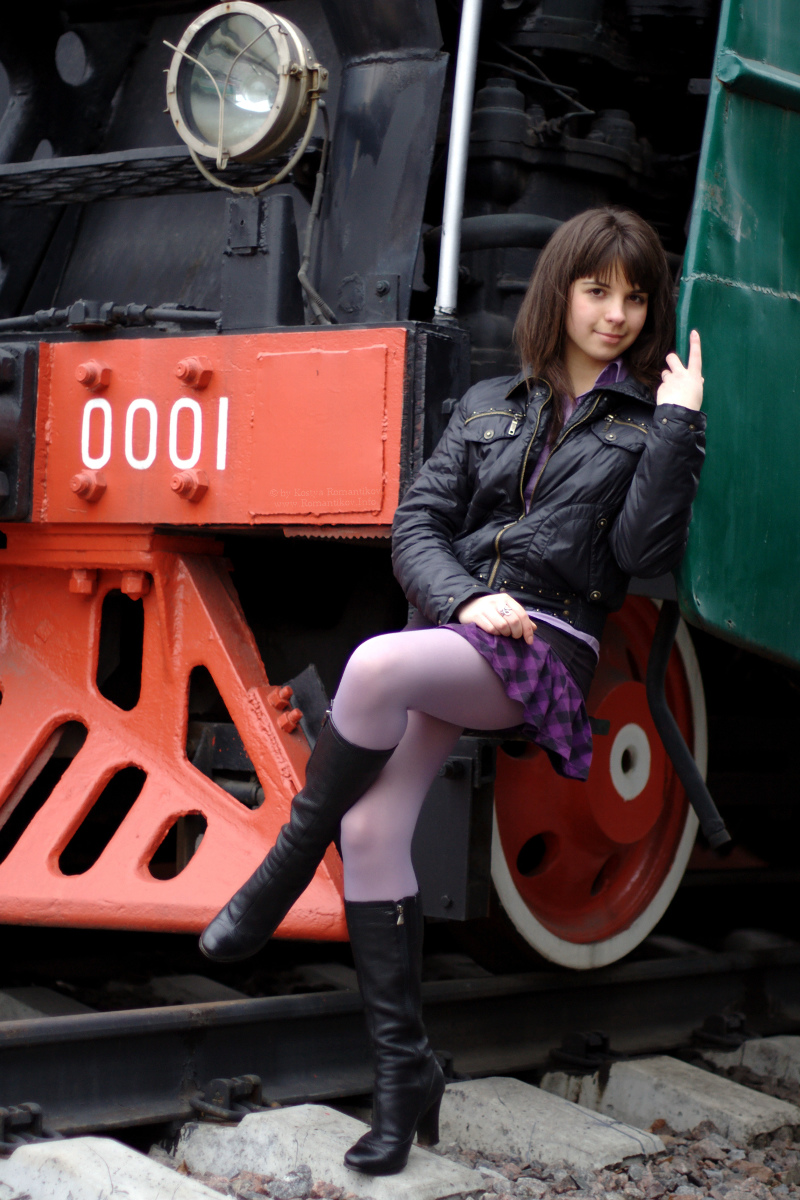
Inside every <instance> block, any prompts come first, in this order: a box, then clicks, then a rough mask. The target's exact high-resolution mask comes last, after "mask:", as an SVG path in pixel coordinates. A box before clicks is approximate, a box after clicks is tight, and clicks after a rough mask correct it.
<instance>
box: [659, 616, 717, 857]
mask: <svg viewBox="0 0 800 1200" xmlns="http://www.w3.org/2000/svg"><path fill="white" fill-rule="evenodd" d="M680 619H681V614H680V610H679V608H678V603H677V601H676V600H664V601H663V602H662V604H661V612H660V613H659V614H658V622H657V624H656V631H655V633H654V634H653V644H652V646H651V647H650V657H649V659H648V662H647V703H648V704H649V706H650V713H651V715H652V717H653V721H654V722H655V727H656V729H657V730H658V734H659V737H660V738H661V741H662V742H663V743H664V749H665V750H666V752H667V754H668V755H669V758H670V762H671V763H672V765H673V767H674V768H675V770H676V771H677V773H678V778H679V779H680V781H681V783H682V784H683V786H684V787H685V788H686V794H687V795H688V797H689V801H690V803H691V805H692V808H693V809H694V810H695V812H696V813H697V816H698V819H699V821H700V828H701V829H702V831H703V835H704V837H705V838H706V839H707V841H708V844H709V846H711V848H712V849H713V850H715V849H717V848H718V847H719V846H724V845H725V844H726V843H727V842H729V841H730V840H731V836H730V834H729V833H728V831H727V829H726V828H725V822H724V821H723V820H722V817H721V816H720V814H719V810H718V808H717V806H716V804H715V803H714V801H713V800H712V798H711V793H710V792H709V790H708V788H707V787H706V784H705V780H704V779H703V776H702V775H701V774H700V771H699V769H698V766H697V763H696V762H695V761H694V758H693V757H692V752H691V751H690V749H689V747H688V746H687V745H686V742H685V741H684V740H683V735H682V734H681V731H680V729H679V728H678V724H677V722H676V720H675V718H674V717H673V715H672V713H671V712H670V709H669V705H668V704H667V698H666V695H665V693H664V680H665V679H666V674H667V665H668V663H669V656H670V653H671V651H672V644H673V642H674V641H675V634H676V633H677V631H678V623H679V621H680Z"/></svg>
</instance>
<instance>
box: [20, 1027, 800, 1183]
mask: <svg viewBox="0 0 800 1200" xmlns="http://www.w3.org/2000/svg"><path fill="white" fill-rule="evenodd" d="M728 1036H729V1037H731V1034H729V1035H728ZM700 1056H701V1057H700V1062H701V1064H702V1065H706V1064H708V1063H714V1065H715V1066H716V1067H717V1068H718V1069H720V1068H721V1069H722V1072H724V1071H725V1069H730V1067H731V1066H732V1065H733V1066H734V1067H735V1066H740V1065H741V1064H743V1063H744V1062H747V1063H749V1064H750V1068H749V1069H750V1070H751V1074H752V1076H753V1079H754V1080H755V1081H756V1086H757V1087H758V1086H761V1085H763V1086H761V1090H751V1089H750V1088H747V1087H742V1086H741V1085H740V1084H739V1083H737V1082H734V1081H732V1080H731V1079H729V1078H725V1077H724V1074H720V1073H714V1072H713V1071H709V1070H703V1069H701V1068H700V1066H698V1065H691V1064H689V1063H687V1062H685V1061H680V1060H679V1059H676V1058H671V1057H666V1056H655V1057H652V1056H651V1057H645V1058H639V1059H634V1060H629V1061H627V1062H620V1061H618V1062H616V1063H615V1064H614V1065H612V1066H611V1067H610V1070H606V1071H605V1072H595V1073H594V1074H591V1075H586V1074H571V1075H568V1074H565V1073H563V1072H561V1073H559V1072H549V1073H546V1074H545V1075H544V1076H543V1077H542V1079H541V1081H540V1086H538V1087H536V1086H532V1085H531V1084H530V1083H526V1082H523V1081H522V1080H519V1079H514V1078H503V1077H497V1076H494V1077H488V1078H484V1079H478V1080H473V1081H463V1082H458V1081H456V1082H452V1083H451V1084H450V1085H449V1086H448V1088H447V1091H446V1094H445V1097H444V1100H443V1105H442V1113H441V1139H442V1140H441V1144H440V1146H439V1148H438V1150H437V1151H436V1152H431V1151H429V1150H425V1149H422V1148H420V1147H414V1148H413V1149H412V1152H411V1157H410V1159H409V1163H408V1166H407V1168H406V1170H405V1171H404V1172H402V1174H401V1175H399V1176H394V1177H391V1178H379V1179H376V1178H369V1177H366V1178H365V1177H364V1176H363V1175H352V1174H351V1173H349V1172H348V1171H347V1169H346V1167H345V1166H344V1165H343V1163H342V1152H343V1150H344V1148H345V1147H346V1146H347V1145H348V1144H349V1143H350V1142H351V1141H352V1139H353V1138H354V1137H357V1136H358V1135H359V1134H360V1133H361V1132H362V1130H363V1129H364V1128H366V1127H365V1126H364V1125H363V1123H362V1122H361V1121H360V1120H359V1119H358V1117H360V1116H362V1115H365V1114H363V1113H362V1112H361V1111H360V1110H356V1113H357V1115H353V1110H352V1109H349V1110H347V1109H346V1110H345V1111H341V1110H337V1109H335V1108H332V1107H330V1106H328V1105H325V1104H300V1105H290V1106H286V1107H281V1106H275V1107H274V1108H273V1109H272V1110H263V1109H261V1108H260V1107H259V1106H258V1105H254V1104H252V1103H250V1102H249V1101H245V1105H246V1106H249V1108H250V1111H249V1112H247V1114H246V1115H245V1116H244V1117H243V1119H241V1120H240V1122H239V1123H237V1122H236V1120H235V1118H236V1116H237V1115H238V1116H239V1117H240V1118H241V1113H239V1114H236V1113H235V1111H234V1109H228V1110H226V1109H225V1108H218V1110H217V1115H218V1116H223V1115H227V1116H228V1117H230V1118H234V1120H228V1121H226V1122H224V1123H220V1122H219V1121H216V1122H211V1123H209V1122H205V1121H200V1122H198V1121H196V1120H194V1121H189V1122H187V1123H186V1124H184V1125H183V1126H182V1127H181V1128H180V1130H179V1132H178V1133H177V1134H176V1133H175V1132H174V1130H173V1132H172V1134H171V1135H168V1136H167V1137H163V1138H162V1139H161V1140H160V1141H157V1142H154V1143H153V1144H152V1145H150V1146H149V1153H148V1154H147V1155H146V1156H145V1155H144V1154H141V1153H137V1151H136V1150H134V1149H132V1148H130V1147H129V1146H127V1145H123V1144H121V1143H120V1142H118V1141H116V1140H112V1139H108V1138H98V1137H86V1136H84V1137H77V1138H75V1139H70V1140H63V1139H62V1140H58V1138H57V1136H56V1140H53V1139H50V1140H44V1139H43V1138H42V1135H41V1128H40V1127H38V1126H37V1133H38V1135H39V1136H38V1137H37V1138H36V1140H35V1141H33V1142H32V1143H31V1144H28V1145H20V1146H18V1147H17V1148H16V1149H15V1152H14V1153H13V1154H12V1155H11V1157H10V1159H8V1160H7V1161H5V1162H3V1161H0V1196H2V1197H3V1198H4V1200H23V1198H24V1200H50V1197H52V1196H58V1197H61V1196H67V1195H68V1196H69V1197H70V1200H106V1198H107V1197H109V1196H110V1195H116V1194H125V1195H130V1196H135V1197H136V1200H151V1198H152V1200H161V1198H162V1197H163V1196H165V1195H167V1194H168V1195H169V1196H170V1197H172V1198H173V1200H202V1198H203V1197H206V1200H209V1198H210V1197H212V1196H214V1195H219V1194H220V1193H222V1194H223V1195H227V1196H235V1197H239V1200H254V1197H260V1196H267V1197H273V1198H275V1200H287V1198H292V1200H310V1198H312V1197H328V1198H329V1200H342V1197H353V1196H356V1195H359V1196H364V1197H367V1196H369V1197H371V1198H372V1200H400V1198H401V1197H409V1198H411V1197H413V1200H446V1198H447V1197H451V1198H453V1200H454V1198H455V1197H462V1198H466V1197H480V1198H481V1200H495V1198H498V1200H512V1198H516V1197H523V1198H525V1200H531V1198H533V1200H551V1198H554V1197H556V1196H563V1195H567V1196H568V1197H569V1200H584V1197H586V1198H590V1197H601V1196H608V1195H613V1194H615V1193H617V1192H621V1194H622V1195H623V1196H625V1197H626V1198H627V1200H639V1197H645V1198H647V1197H654V1198H655V1197H658V1198H659V1200H660V1198H661V1197H663V1196H666V1195H668V1194H670V1193H671V1194H673V1195H676V1196H685V1197H688V1196H694V1195H700V1196H710V1198H711V1200H719V1197H720V1196H722V1197H727V1196H728V1195H731V1196H733V1195H734V1194H736V1195H737V1196H738V1195H740V1194H741V1195H742V1196H743V1197H745V1198H747V1200H749V1198H750V1197H752V1200H758V1197H762V1196H763V1195H769V1194H770V1191H768V1190H767V1189H766V1187H765V1185H769V1189H771V1193H772V1195H774V1196H782V1197H784V1196H785V1197H790V1196H791V1195H793V1194H794V1193H796V1191H797V1188H798V1184H800V1108H798V1107H797V1106H796V1105H795V1104H794V1103H787V1102H786V1101H785V1100H782V1099H779V1098H776V1097H775V1096H774V1095H772V1094H769V1093H770V1092H774V1091H775V1090H776V1089H779V1088H780V1086H781V1085H782V1084H787V1085H790V1086H792V1087H793V1088H794V1099H795V1100H796V1099H798V1097H800V1088H798V1083H799V1082H800V1037H796V1036H788V1037H780V1036H777V1037H771V1038H750V1039H747V1040H745V1041H744V1042H743V1043H742V1044H741V1046H740V1047H738V1049H737V1050H736V1051H730V1050H729V1051H719V1050H708V1049H705V1050H701V1051H700ZM227 1082H228V1085H229V1086H228V1089H227V1095H226V1099H227V1102H228V1103H229V1104H230V1103H234V1106H235V1101H234V1100H233V1097H234V1095H238V1096H242V1095H244V1094H245V1093H247V1094H249V1095H252V1085H253V1083H254V1080H253V1077H245V1078H243V1079H239V1080H233V1081H227ZM216 1083H217V1084H224V1083H225V1081H219V1080H218V1081H216ZM248 1088H249V1089H250V1091H249V1092H248ZM223 1090H224V1089H223ZM765 1093H767V1094H765ZM575 1101H577V1102H575ZM28 1107H33V1106H28ZM151 1138H152V1132H151V1133H150V1134H149V1135H147V1136H146V1137H145V1139H144V1142H143V1143H142V1144H143V1146H145V1147H146V1146H147V1145H148V1144H149V1142H150V1141H151ZM20 1141H22V1139H20Z"/></svg>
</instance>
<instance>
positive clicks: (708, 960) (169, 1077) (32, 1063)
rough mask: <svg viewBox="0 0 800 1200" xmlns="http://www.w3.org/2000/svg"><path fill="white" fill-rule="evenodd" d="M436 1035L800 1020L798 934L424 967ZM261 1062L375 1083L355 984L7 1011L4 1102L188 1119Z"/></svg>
mask: <svg viewBox="0 0 800 1200" xmlns="http://www.w3.org/2000/svg"><path fill="white" fill-rule="evenodd" d="M423 998H424V1004H425V1018H426V1022H427V1025H428V1029H429V1031H430V1035H431V1040H432V1042H433V1044H434V1046H435V1047H436V1048H437V1049H439V1050H444V1051H448V1052H449V1053H450V1054H452V1056H453V1063H454V1068H455V1070H456V1071H457V1072H459V1073H461V1074H468V1075H486V1074H493V1073H497V1072H506V1073H510V1072H516V1073H519V1072H524V1071H528V1070H534V1069H536V1068H537V1067H540V1066H543V1065H544V1064H545V1063H546V1062H547V1060H548V1056H549V1054H550V1051H551V1050H553V1049H555V1048H556V1047H557V1046H558V1045H559V1044H560V1043H561V1041H562V1039H563V1038H564V1037H565V1036H566V1035H567V1034H570V1033H574V1032H576V1031H586V1030H594V1029H602V1030H604V1031H605V1032H606V1033H608V1034H609V1035H610V1037H611V1043H612V1046H613V1047H614V1049H616V1050H618V1051H621V1052H625V1053H629V1054H632V1053H644V1052H650V1051H669V1050H673V1049H675V1048H677V1047H680V1046H684V1045H686V1044H687V1043H688V1042H689V1041H690V1039H691V1035H692V1031H693V1030H695V1029H697V1028H699V1027H700V1026H701V1025H702V1023H703V1021H704V1020H705V1019H706V1017H708V1016H711V1015H714V1014H719V1013H722V1012H730V1011H734V1010H735V1011H739V1012H743V1013H744V1014H745V1017H746V1018H747V1021H748V1023H749V1024H750V1025H751V1026H752V1027H753V1028H754V1029H755V1030H756V1031H758V1032H761V1033H773V1032H788V1031H792V1030H795V1029H798V1028H800V947H796V948H794V947H790V948H781V949H777V950H764V951H759V952H757V953H745V952H740V953H724V954H702V955H697V956H692V957H685V958H679V959H659V960H651V961H646V962H624V963H619V964H616V965H615V966H613V967H608V968H605V969H603V970H600V971H596V972H592V973H591V974H588V975H587V974H583V973H569V974H567V973H562V972H560V971H559V972H556V971H552V972H536V973H531V974H525V975H515V976H508V975H506V976H493V977H487V978H479V979H468V980H454V981H447V982H438V983H427V984H425V985H424V986H423ZM247 1074H252V1075H258V1076H260V1077H261V1080H262V1085H263V1091H264V1095H265V1098H266V1099H267V1100H269V1101H272V1100H276V1101H280V1102H282V1103H286V1102H291V1101H298V1100H325V1099H334V1098H336V1097H346V1096H354V1095H359V1094H363V1093H366V1092H368V1091H369V1088H370V1084H371V1072H370V1067H369V1055H368V1051H367V1043H366V1035H365V1031H364V1024H363V1017H362V1012H361V1000H360V997H359V996H358V995H357V994H355V993H352V992H327V993H314V994H309V995H297V996H279V997H268V998H264V999H254V1000H229V1001H224V1002H221V1003H214V1004H195V1005H185V1006H170V1007H167V1008H153V1009H137V1010H132V1011H127V1012H114V1013H92V1014H85V1015H84V1014H80V1015H77V1016H68V1017H52V1018H37V1019H32V1020H27V1021H7V1022H4V1023H2V1024H0V1107H9V1106H11V1105H17V1104H20V1103H23V1102H26V1101H27V1102H35V1103H37V1104H40V1105H41V1106H42V1108H43V1110H44V1117H45V1125H46V1126H47V1127H48V1128H50V1129H54V1130H59V1131H61V1132H62V1133H73V1134H74V1133H85V1132H89V1131H101V1130H113V1129H119V1128H124V1127H130V1126H134V1125H142V1124H151V1123H157V1122H166V1121H173V1120H176V1121H181V1120H185V1119H187V1118H189V1117H191V1116H192V1114H193V1109H192V1105H191V1097H192V1096H193V1094H195V1092H196V1090H197V1088H198V1086H202V1085H203V1084H205V1083H207V1082H208V1081H210V1080H211V1079H213V1078H231V1077H233V1076H241V1075H247Z"/></svg>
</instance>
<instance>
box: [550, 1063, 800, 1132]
mask: <svg viewBox="0 0 800 1200" xmlns="http://www.w3.org/2000/svg"><path fill="white" fill-rule="evenodd" d="M541 1086H542V1088H544V1089H545V1090H546V1091H549V1092H552V1093H553V1094H554V1095H557V1096H560V1097H562V1098H563V1099H566V1100H572V1101H574V1102H575V1103H576V1104H581V1105H583V1106H585V1107H586V1108H589V1109H591V1110H592V1111H593V1112H596V1113H603V1114H605V1115H606V1116H610V1117H614V1118H615V1119H616V1120H618V1121H626V1122H629V1123H630V1124H631V1125H638V1126H639V1127H640V1128H642V1129H647V1128H649V1127H650V1126H651V1125H652V1124H653V1123H654V1122H655V1121H657V1120H659V1119H660V1120H665V1121H666V1122H667V1124H668V1125H669V1126H670V1128H671V1129H673V1130H676V1131H678V1132H685V1131H688V1130H690V1129H694V1128H695V1126H697V1125H699V1124H700V1122H701V1121H711V1122H712V1123H713V1125H714V1126H716V1128H717V1130H719V1132H720V1133H721V1134H722V1135H723V1136H724V1137H726V1138H730V1139H731V1141H734V1142H738V1143H740V1144H744V1145H747V1144H749V1143H751V1142H753V1141H755V1140H756V1139H757V1138H759V1137H762V1136H763V1135H767V1134H771V1133H775V1132H776V1131H777V1130H779V1129H785V1128H786V1127H789V1128H791V1129H795V1128H800V1109H798V1108H796V1107H795V1106H794V1105H793V1104H787V1103H786V1101H784V1100H776V1099H775V1098H774V1097H773V1096H767V1095H764V1093H762V1092H756V1091H753V1090H752V1089H750V1088H746V1087H742V1086H741V1084H738V1083H733V1082H732V1081H731V1080H730V1079H723V1078H721V1077H720V1076H718V1075H712V1074H711V1072H710V1071H704V1070H702V1068H700V1067H693V1066H691V1065H690V1064H689V1063H684V1062H680V1061H679V1060H678V1059H675V1058H668V1057H667V1056H665V1055H659V1056H658V1057H655V1058H642V1059H637V1060H635V1061H633V1062H620V1063H614V1064H613V1065H612V1066H611V1069H610V1071H609V1072H608V1077H607V1078H606V1077H605V1075H604V1076H603V1078H602V1080H601V1078H600V1076H599V1075H598V1074H594V1075H584V1076H573V1075H566V1074H565V1073H564V1072H552V1073H550V1074H548V1075H546V1076H545V1077H544V1079H543V1080H542V1084H541Z"/></svg>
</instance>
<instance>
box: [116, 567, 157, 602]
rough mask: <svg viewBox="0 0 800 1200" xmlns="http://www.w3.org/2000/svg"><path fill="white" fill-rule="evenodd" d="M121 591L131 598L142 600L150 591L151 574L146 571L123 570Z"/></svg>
mask: <svg viewBox="0 0 800 1200" xmlns="http://www.w3.org/2000/svg"><path fill="white" fill-rule="evenodd" d="M121 591H122V592H123V594H124V595H126V596H130V598H131V600H141V598H142V596H146V595H147V593H148V592H149V591H150V576H149V575H147V574H145V572H144V571H123V572H122V587H121Z"/></svg>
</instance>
